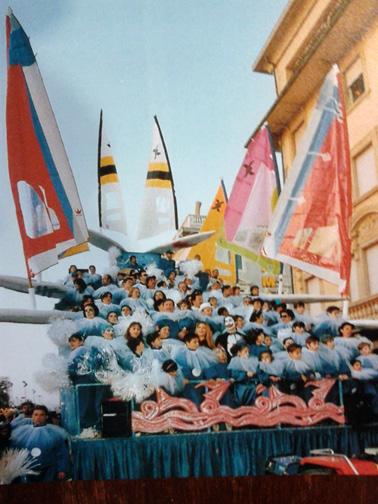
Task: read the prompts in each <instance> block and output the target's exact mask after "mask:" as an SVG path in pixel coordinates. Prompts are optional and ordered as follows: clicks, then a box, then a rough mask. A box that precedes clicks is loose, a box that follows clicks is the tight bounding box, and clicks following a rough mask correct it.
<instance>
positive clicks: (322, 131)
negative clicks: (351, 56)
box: [263, 65, 352, 293]
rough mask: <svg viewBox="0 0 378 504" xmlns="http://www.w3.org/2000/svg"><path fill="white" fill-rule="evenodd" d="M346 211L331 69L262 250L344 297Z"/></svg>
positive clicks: (339, 110)
mask: <svg viewBox="0 0 378 504" xmlns="http://www.w3.org/2000/svg"><path fill="white" fill-rule="evenodd" d="M351 212H352V203H351V172H350V160H349V146H348V133H347V125H346V116H345V107H344V103H343V96H342V85H341V79H340V73H339V70H338V68H337V66H336V65H335V66H334V67H333V68H332V69H331V71H330V72H329V73H328V75H327V76H326V78H325V80H324V83H323V86H322V88H321V90H320V95H319V98H318V101H317V104H316V106H315V108H314V110H313V112H312V116H311V118H310V121H309V124H308V127H307V129H306V132H305V133H304V136H303V139H302V141H301V143H300V145H299V149H298V153H297V156H296V158H295V160H294V161H293V164H292V167H291V169H290V170H289V175H288V178H287V181H286V184H285V186H284V188H283V191H282V193H281V196H280V199H279V200H278V203H277V206H276V209H275V212H274V215H273V218H272V222H271V225H270V227H269V231H268V236H267V238H266V239H265V241H264V248H263V250H264V252H265V254H266V255H267V256H268V257H271V258H274V259H278V260H279V261H282V262H284V263H286V264H290V265H291V266H296V267H298V268H300V269H302V270H303V271H306V272H308V273H310V274H312V275H315V276H317V277H319V278H323V279H324V280H327V281H329V282H331V283H334V284H336V285H338V286H339V289H340V292H344V293H345V292H348V285H349V276H350V264H351V240H350V229H349V226H350V219H351Z"/></svg>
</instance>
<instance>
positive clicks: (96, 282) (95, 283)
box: [84, 264, 102, 290]
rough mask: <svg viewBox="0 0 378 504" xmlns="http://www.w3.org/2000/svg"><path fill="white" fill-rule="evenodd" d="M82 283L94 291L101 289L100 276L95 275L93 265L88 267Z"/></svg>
mask: <svg viewBox="0 0 378 504" xmlns="http://www.w3.org/2000/svg"><path fill="white" fill-rule="evenodd" d="M84 281H85V283H86V284H87V285H90V286H91V287H93V289H94V290H96V289H98V288H99V287H101V285H102V282H101V275H99V274H98V273H96V266H95V265H94V264H91V265H90V266H88V272H87V273H84Z"/></svg>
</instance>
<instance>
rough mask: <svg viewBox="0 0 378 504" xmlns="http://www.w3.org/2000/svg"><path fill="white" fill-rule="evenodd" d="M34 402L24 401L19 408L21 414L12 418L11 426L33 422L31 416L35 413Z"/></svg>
mask: <svg viewBox="0 0 378 504" xmlns="http://www.w3.org/2000/svg"><path fill="white" fill-rule="evenodd" d="M33 409H34V403H33V402H31V401H24V402H23V403H21V404H20V406H19V408H18V410H19V414H18V415H17V416H16V417H15V418H13V420H11V427H12V429H14V428H15V427H18V426H19V425H23V424H27V423H31V417H32V414H33Z"/></svg>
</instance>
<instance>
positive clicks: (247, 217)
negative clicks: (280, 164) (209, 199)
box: [218, 125, 280, 290]
mask: <svg viewBox="0 0 378 504" xmlns="http://www.w3.org/2000/svg"><path fill="white" fill-rule="evenodd" d="M279 192H280V180H279V176H278V169H277V163H276V158H275V153H274V149H273V145H272V140H271V136H270V132H269V128H268V126H267V125H264V126H263V127H262V128H261V129H260V130H259V131H258V133H257V134H256V135H255V136H254V137H253V138H252V140H251V141H250V142H249V144H248V148H247V152H246V154H245V156H244V159H243V161H242V164H241V166H240V168H239V171H238V174H237V176H236V179H235V182H234V185H233V187H232V191H231V195H230V198H229V200H228V203H227V207H226V211H225V216H224V230H225V233H224V236H223V237H220V238H219V240H218V243H219V245H221V246H223V247H224V248H225V249H227V250H229V251H231V252H233V253H234V254H237V255H238V256H240V257H241V264H242V265H243V268H242V269H241V270H240V271H239V272H238V276H239V277H240V279H241V280H244V281H245V280H246V279H247V278H248V279H249V281H250V279H251V278H253V281H254V282H255V283H257V284H258V285H261V286H262V287H263V288H266V289H269V290H271V289H273V290H275V288H276V286H277V283H278V278H279V274H280V264H279V263H278V262H277V261H272V260H271V259H268V258H266V257H263V256H262V254H261V247H262V244H263V241H264V238H265V235H266V232H267V229H268V226H269V222H270V220H271V218H272V215H273V209H274V206H275V204H276V202H277V199H278V194H279Z"/></svg>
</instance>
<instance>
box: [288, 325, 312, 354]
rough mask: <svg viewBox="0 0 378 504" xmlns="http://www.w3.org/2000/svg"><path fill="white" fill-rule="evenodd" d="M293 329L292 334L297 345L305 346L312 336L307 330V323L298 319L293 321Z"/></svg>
mask: <svg viewBox="0 0 378 504" xmlns="http://www.w3.org/2000/svg"><path fill="white" fill-rule="evenodd" d="M292 329H293V333H292V334H291V336H292V338H293V340H294V341H295V343H296V344H297V345H301V347H305V346H306V340H307V338H308V337H309V336H310V333H308V332H307V331H306V326H305V323H304V322H302V321H300V320H296V321H295V322H294V323H293V326H292Z"/></svg>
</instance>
